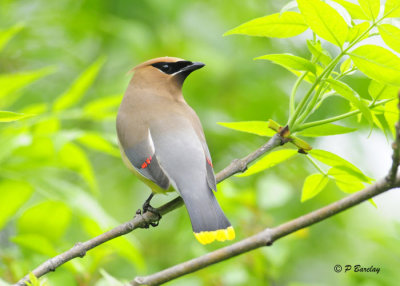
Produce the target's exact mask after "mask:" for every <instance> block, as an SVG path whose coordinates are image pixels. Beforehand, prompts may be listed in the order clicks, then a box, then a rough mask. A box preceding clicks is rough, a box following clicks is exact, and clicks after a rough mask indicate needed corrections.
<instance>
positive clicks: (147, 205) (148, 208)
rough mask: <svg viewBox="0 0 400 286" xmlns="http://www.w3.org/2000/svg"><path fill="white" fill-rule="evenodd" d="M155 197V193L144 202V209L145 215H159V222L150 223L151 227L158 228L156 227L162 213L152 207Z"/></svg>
mask: <svg viewBox="0 0 400 286" xmlns="http://www.w3.org/2000/svg"><path fill="white" fill-rule="evenodd" d="M153 196H154V193H151V195H150V196H149V197H148V198H147V200H146V201H145V202H144V204H143V206H142V208H143V213H146V212H151V213H153V214H155V215H157V221H155V222H149V225H151V226H153V227H156V226H157V225H158V223H159V221H160V219H161V214H160V212H159V211H158V210H157V209H156V208H153V207H152V206H151V205H150V201H151V199H152V198H153Z"/></svg>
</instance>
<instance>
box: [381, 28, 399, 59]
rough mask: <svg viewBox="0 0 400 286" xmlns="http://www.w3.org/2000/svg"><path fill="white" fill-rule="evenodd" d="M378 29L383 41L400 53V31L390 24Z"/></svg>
mask: <svg viewBox="0 0 400 286" xmlns="http://www.w3.org/2000/svg"><path fill="white" fill-rule="evenodd" d="M378 29H379V34H381V36H382V39H383V41H384V42H385V43H386V44H387V45H388V46H389V47H390V48H392V49H393V50H395V51H396V52H398V53H400V29H399V28H397V27H395V26H393V25H390V24H382V25H379V27H378Z"/></svg>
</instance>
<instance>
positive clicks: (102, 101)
mask: <svg viewBox="0 0 400 286" xmlns="http://www.w3.org/2000/svg"><path fill="white" fill-rule="evenodd" d="M122 96H123V95H122V94H118V95H112V96H105V97H101V98H99V99H96V100H93V101H91V102H89V103H88V104H87V105H85V107H84V108H83V111H84V113H85V116H87V117H89V118H90V119H97V120H103V119H105V118H110V117H111V118H112V119H113V120H114V119H115V117H116V114H117V110H118V106H119V105H120V104H121V100H122Z"/></svg>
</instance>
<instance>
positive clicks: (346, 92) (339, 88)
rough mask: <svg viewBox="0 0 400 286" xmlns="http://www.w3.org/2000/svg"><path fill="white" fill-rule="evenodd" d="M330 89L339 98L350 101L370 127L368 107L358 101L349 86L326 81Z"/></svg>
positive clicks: (370, 116) (370, 118) (334, 81)
mask: <svg viewBox="0 0 400 286" xmlns="http://www.w3.org/2000/svg"><path fill="white" fill-rule="evenodd" d="M326 81H327V82H328V83H329V84H330V85H331V87H332V88H333V89H334V90H335V91H336V92H337V93H338V94H340V95H341V96H343V97H344V98H346V99H347V100H348V101H350V102H351V103H352V104H353V105H354V106H355V107H357V108H358V109H359V110H360V111H361V113H362V115H363V116H364V117H365V118H366V119H367V121H368V123H369V124H370V125H371V126H372V124H373V120H372V115H371V111H370V110H369V108H368V106H367V105H366V104H365V103H364V102H363V101H362V100H361V99H360V97H359V95H358V94H357V92H355V91H354V90H353V89H352V88H351V87H350V86H348V85H347V84H345V83H344V82H341V81H338V80H335V79H332V78H330V79H327V80H326Z"/></svg>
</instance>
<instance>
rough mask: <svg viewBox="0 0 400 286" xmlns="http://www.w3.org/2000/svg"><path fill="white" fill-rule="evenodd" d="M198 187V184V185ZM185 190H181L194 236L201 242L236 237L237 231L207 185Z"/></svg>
mask: <svg viewBox="0 0 400 286" xmlns="http://www.w3.org/2000/svg"><path fill="white" fill-rule="evenodd" d="M197 188H198V186H197ZM206 188H207V190H205V188H202V189H194V188H193V186H192V187H191V188H190V189H189V190H187V191H185V190H179V192H180V193H181V196H182V198H183V201H184V202H185V206H186V209H187V211H188V213H189V216H190V221H191V223H192V228H193V233H194V236H195V237H196V238H197V240H198V241H199V242H200V243H201V244H208V243H211V242H213V241H214V240H218V241H225V240H232V239H234V238H235V231H234V229H233V227H232V226H231V224H230V222H229V221H228V219H227V218H226V216H225V214H224V213H223V211H222V209H221V207H220V206H219V204H218V202H217V199H216V198H215V196H214V194H213V191H212V190H211V189H210V188H209V187H208V186H207V187H206Z"/></svg>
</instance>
